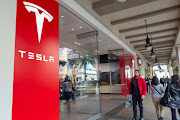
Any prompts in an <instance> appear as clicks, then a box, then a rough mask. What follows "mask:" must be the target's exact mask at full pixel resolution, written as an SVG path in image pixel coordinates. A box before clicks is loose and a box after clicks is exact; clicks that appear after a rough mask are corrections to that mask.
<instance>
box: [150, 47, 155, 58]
mask: <svg viewBox="0 0 180 120" xmlns="http://www.w3.org/2000/svg"><path fill="white" fill-rule="evenodd" d="M150 56H151V57H152V58H155V57H156V54H155V53H154V49H153V48H152V49H151V55H150Z"/></svg>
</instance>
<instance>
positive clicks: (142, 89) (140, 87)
mask: <svg viewBox="0 0 180 120" xmlns="http://www.w3.org/2000/svg"><path fill="white" fill-rule="evenodd" d="M146 92H147V86H146V82H145V80H144V79H143V78H141V77H140V74H139V70H135V76H134V78H132V79H131V80H130V82H129V85H128V91H127V93H128V94H132V98H133V113H134V118H133V119H132V120H137V107H136V106H137V102H138V105H139V108H140V119H139V120H143V99H144V98H145V95H146Z"/></svg>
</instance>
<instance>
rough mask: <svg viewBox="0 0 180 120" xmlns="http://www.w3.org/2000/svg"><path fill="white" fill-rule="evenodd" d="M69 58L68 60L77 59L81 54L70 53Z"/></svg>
mask: <svg viewBox="0 0 180 120" xmlns="http://www.w3.org/2000/svg"><path fill="white" fill-rule="evenodd" d="M67 59H68V60H76V59H79V54H68V56H67Z"/></svg>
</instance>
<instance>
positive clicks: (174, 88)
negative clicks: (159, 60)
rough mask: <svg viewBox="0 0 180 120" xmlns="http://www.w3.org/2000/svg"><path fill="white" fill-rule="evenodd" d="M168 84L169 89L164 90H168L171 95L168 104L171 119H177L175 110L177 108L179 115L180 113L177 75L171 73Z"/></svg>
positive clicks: (179, 92) (179, 91)
mask: <svg viewBox="0 0 180 120" xmlns="http://www.w3.org/2000/svg"><path fill="white" fill-rule="evenodd" d="M169 85H170V89H169V91H168V90H166V93H167V92H169V93H170V95H171V98H172V101H171V104H170V107H171V112H172V120H177V117H176V110H178V112H179V115H180V79H179V76H178V75H173V76H172V82H171V84H169ZM168 87H169V86H168ZM168 87H167V88H168Z"/></svg>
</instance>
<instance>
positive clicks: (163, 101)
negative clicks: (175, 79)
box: [160, 85, 172, 107]
mask: <svg viewBox="0 0 180 120" xmlns="http://www.w3.org/2000/svg"><path fill="white" fill-rule="evenodd" d="M169 90H170V85H168V89H167V92H166V93H165V95H164V96H163V98H161V100H160V104H161V105H162V106H164V107H170V104H171V102H172V100H171V97H170V93H169Z"/></svg>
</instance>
